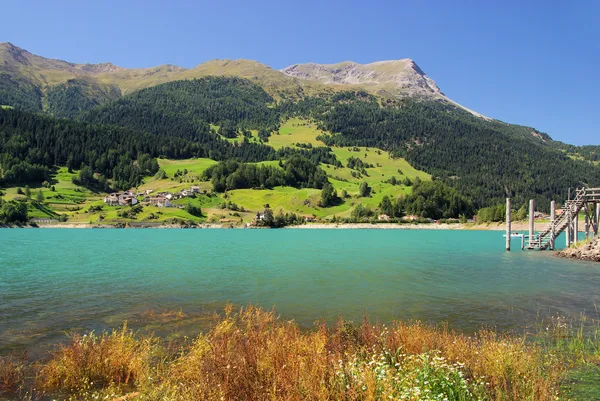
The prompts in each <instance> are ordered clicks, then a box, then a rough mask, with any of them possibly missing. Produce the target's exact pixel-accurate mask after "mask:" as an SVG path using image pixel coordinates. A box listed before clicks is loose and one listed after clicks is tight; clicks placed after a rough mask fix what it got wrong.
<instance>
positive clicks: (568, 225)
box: [563, 188, 573, 248]
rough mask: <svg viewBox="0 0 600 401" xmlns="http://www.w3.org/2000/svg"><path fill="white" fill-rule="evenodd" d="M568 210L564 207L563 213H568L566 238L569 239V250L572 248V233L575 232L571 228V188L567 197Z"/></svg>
mask: <svg viewBox="0 0 600 401" xmlns="http://www.w3.org/2000/svg"><path fill="white" fill-rule="evenodd" d="M566 206H567V207H566V209H565V207H564V206H563V213H567V232H566V233H565V234H566V237H567V243H566V245H567V248H570V247H571V238H572V235H573V233H572V231H573V227H572V226H571V224H572V219H571V217H572V216H571V188H569V195H568V197H567V203H566Z"/></svg>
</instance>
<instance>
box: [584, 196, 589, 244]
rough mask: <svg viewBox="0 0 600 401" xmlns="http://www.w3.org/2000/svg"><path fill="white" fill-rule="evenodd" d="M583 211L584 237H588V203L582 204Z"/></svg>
mask: <svg viewBox="0 0 600 401" xmlns="http://www.w3.org/2000/svg"><path fill="white" fill-rule="evenodd" d="M583 212H584V213H585V239H586V240H587V239H588V238H590V216H589V213H588V204H587V203H586V204H585V205H583Z"/></svg>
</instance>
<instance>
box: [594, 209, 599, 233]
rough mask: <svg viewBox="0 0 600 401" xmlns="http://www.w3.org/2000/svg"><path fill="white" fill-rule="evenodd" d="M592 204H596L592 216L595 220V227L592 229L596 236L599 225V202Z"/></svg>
mask: <svg viewBox="0 0 600 401" xmlns="http://www.w3.org/2000/svg"><path fill="white" fill-rule="evenodd" d="M594 205H595V206H596V208H595V209H596V213H595V216H594V220H595V222H596V224H595V226H596V229H595V231H594V235H595V236H598V225H600V203H595V204H594Z"/></svg>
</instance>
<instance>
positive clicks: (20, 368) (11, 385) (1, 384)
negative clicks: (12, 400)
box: [0, 354, 27, 394]
mask: <svg viewBox="0 0 600 401" xmlns="http://www.w3.org/2000/svg"><path fill="white" fill-rule="evenodd" d="M26 371H27V355H14V354H11V355H6V356H0V394H2V393H9V392H15V391H17V390H18V389H19V388H21V387H22V386H23V384H24V382H25V374H26Z"/></svg>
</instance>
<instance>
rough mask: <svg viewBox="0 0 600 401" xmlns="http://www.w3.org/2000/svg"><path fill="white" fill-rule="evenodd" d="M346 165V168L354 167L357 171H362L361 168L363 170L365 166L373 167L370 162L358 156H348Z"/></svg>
mask: <svg viewBox="0 0 600 401" xmlns="http://www.w3.org/2000/svg"><path fill="white" fill-rule="evenodd" d="M347 166H348V168H351V169H354V170H358V171H362V170H364V169H366V168H370V167H373V165H372V164H369V163H365V162H364V161H362V160H361V159H360V158H358V157H354V156H350V157H349V158H348V164H347Z"/></svg>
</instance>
